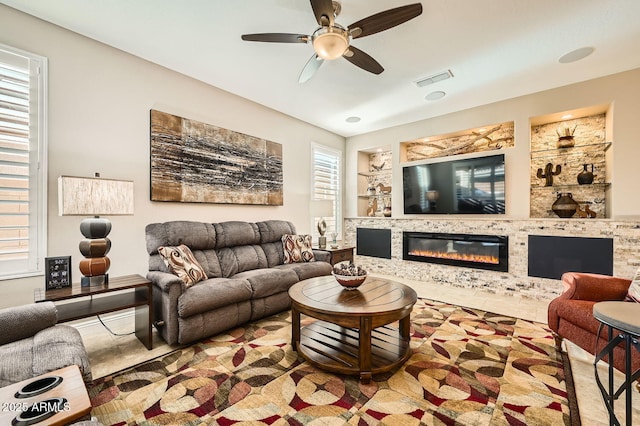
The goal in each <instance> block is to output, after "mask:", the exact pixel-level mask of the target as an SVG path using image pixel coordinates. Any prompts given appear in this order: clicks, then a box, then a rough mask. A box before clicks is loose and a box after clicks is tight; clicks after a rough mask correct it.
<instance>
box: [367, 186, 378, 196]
mask: <svg viewBox="0 0 640 426" xmlns="http://www.w3.org/2000/svg"><path fill="white" fill-rule="evenodd" d="M367 195H371V196H373V195H376V188H374V186H373V185H370V186H369V187H368V188H367Z"/></svg>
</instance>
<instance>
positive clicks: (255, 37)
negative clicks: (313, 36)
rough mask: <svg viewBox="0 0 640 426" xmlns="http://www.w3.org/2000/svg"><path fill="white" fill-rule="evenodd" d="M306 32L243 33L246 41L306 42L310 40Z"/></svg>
mask: <svg viewBox="0 0 640 426" xmlns="http://www.w3.org/2000/svg"><path fill="white" fill-rule="evenodd" d="M309 38H310V37H309V36H308V35H306V34H287V33H264V34H243V35H242V39H243V40H245V41H266V42H270V43H306V42H308V41H309Z"/></svg>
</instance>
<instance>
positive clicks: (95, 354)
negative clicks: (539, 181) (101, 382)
mask: <svg viewBox="0 0 640 426" xmlns="http://www.w3.org/2000/svg"><path fill="white" fill-rule="evenodd" d="M389 278H392V279H394V280H396V281H399V282H402V283H404V284H407V285H409V286H411V287H412V288H414V289H415V290H416V292H417V293H418V296H419V297H424V298H427V299H433V300H438V301H442V302H446V303H452V304H457V305H462V306H468V307H471V308H477V309H482V310H485V311H489V312H495V313H499V314H504V315H509V316H513V317H517V318H522V319H526V320H530V321H537V322H542V323H545V324H546V323H547V305H548V303H547V302H543V301H537V300H530V299H522V298H519V297H513V296H499V295H495V294H491V293H488V292H484V291H481V290H471V289H464V288H451V287H445V286H441V285H438V284H428V283H424V282H418V281H411V280H405V279H399V278H397V277H389ZM124 312H125V313H124V314H118V315H113V316H105V317H103V320H104V321H105V323H106V325H107V326H108V327H109V328H111V330H112V331H113V332H115V333H123V334H126V333H130V332H131V331H132V330H133V315H132V314H133V313H132V312H129V313H127V312H126V311H124ZM74 325H75V326H76V327H77V328H78V330H79V331H80V333H81V335H82V338H83V340H84V343H85V346H86V347H87V351H88V352H89V358H90V360H91V367H92V371H93V375H94V378H99V377H103V376H105V375H107V374H111V373H113V372H116V371H120V370H122V369H124V368H127V367H131V366H134V365H137V364H139V363H141V362H144V361H147V360H150V359H153V358H156V357H158V356H160V355H162V354H165V353H168V352H170V351H172V350H173V349H175V347H171V346H169V345H167V344H166V343H164V341H163V340H162V339H161V338H160V337H159V336H158V335H157V334H156V333H155V331H154V333H153V335H154V338H153V350H151V351H149V350H147V349H146V348H145V347H144V345H142V343H140V341H138V339H137V338H136V337H135V335H133V334H126V335H124V336H114V335H112V334H111V333H110V332H108V331H107V330H106V329H105V328H104V327H103V325H102V324H100V323H99V322H98V321H97V320H90V321H87V322H82V323H76V324H74ZM565 349H566V350H567V352H568V354H569V357H570V359H571V368H572V371H573V379H574V383H575V387H576V396H577V398H578V405H579V407H580V418H581V421H582V424H583V425H584V426H599V425H608V424H609V419H608V414H607V410H606V408H605V406H604V403H603V402H602V397H601V396H600V393H599V391H598V389H597V387H596V384H595V381H594V378H593V356H592V355H591V354H589V353H587V352H585V351H583V350H582V349H581V348H579V347H577V346H575V345H573V344H571V343H569V342H565ZM599 370H600V372H601V373H600V374H602V375H603V376H601V377H603V378H604V377H606V365H604V364H603V365H601V366H599ZM621 377H622V374H618V375H617V376H616V383H619V382H621ZM633 394H634V395H633V406H634V409H633V411H634V413H633V419H634V422H635V423H637V424H640V402H639V400H640V394H639V393H638V392H637V391H635V390H634V391H633ZM622 398H624V396H622ZM616 412H617V413H618V418H619V419H621V420H622V423H623V424H624V400H623V399H622V400H620V401H619V402H617V405H616Z"/></svg>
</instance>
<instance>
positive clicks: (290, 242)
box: [282, 234, 315, 263]
mask: <svg viewBox="0 0 640 426" xmlns="http://www.w3.org/2000/svg"><path fill="white" fill-rule="evenodd" d="M282 246H283V247H284V263H301V262H313V261H314V260H315V259H314V257H313V250H312V249H311V235H291V234H285V235H283V236H282Z"/></svg>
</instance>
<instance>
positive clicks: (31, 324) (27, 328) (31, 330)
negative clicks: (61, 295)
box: [0, 302, 58, 345]
mask: <svg viewBox="0 0 640 426" xmlns="http://www.w3.org/2000/svg"><path fill="white" fill-rule="evenodd" d="M57 322H58V310H57V309H56V305H54V303H53V302H41V303H30V304H27V305H22V306H14V307H11V308H5V309H0V345H4V344H7V343H11V342H16V341H18V340H22V339H26V338H27V337H31V336H34V335H35V334H36V333H38V332H39V331H42V330H44V329H45V328H49V327H52V326H54V325H55V324H56V323H57Z"/></svg>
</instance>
